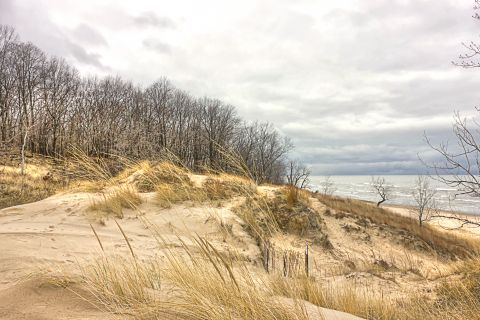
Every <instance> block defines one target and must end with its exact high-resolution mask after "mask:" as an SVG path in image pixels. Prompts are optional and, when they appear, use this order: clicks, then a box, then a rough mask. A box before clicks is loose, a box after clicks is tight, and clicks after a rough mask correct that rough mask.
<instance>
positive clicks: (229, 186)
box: [203, 174, 257, 200]
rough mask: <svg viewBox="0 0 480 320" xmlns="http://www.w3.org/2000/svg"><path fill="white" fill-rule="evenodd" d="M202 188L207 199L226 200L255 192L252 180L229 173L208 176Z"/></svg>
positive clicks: (255, 188) (255, 187)
mask: <svg viewBox="0 0 480 320" xmlns="http://www.w3.org/2000/svg"><path fill="white" fill-rule="evenodd" d="M203 188H204V191H205V194H206V197H207V198H208V199H209V200H226V199H231V198H233V197H236V196H248V195H252V194H255V193H256V192H257V186H256V184H255V183H254V182H253V181H252V180H249V179H247V178H243V177H239V176H234V175H230V174H220V175H218V176H210V177H208V178H207V179H206V181H205V182H204V184H203Z"/></svg>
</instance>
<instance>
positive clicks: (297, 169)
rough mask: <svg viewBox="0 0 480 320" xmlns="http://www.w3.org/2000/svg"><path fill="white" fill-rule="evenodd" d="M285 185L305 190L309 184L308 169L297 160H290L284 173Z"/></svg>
mask: <svg viewBox="0 0 480 320" xmlns="http://www.w3.org/2000/svg"><path fill="white" fill-rule="evenodd" d="M285 176H286V179H287V184H289V185H290V186H293V187H297V188H300V189H305V188H307V187H308V184H309V183H310V169H308V168H307V167H306V166H305V165H304V164H302V163H300V161H298V160H290V161H289V162H288V164H287V172H286V175H285Z"/></svg>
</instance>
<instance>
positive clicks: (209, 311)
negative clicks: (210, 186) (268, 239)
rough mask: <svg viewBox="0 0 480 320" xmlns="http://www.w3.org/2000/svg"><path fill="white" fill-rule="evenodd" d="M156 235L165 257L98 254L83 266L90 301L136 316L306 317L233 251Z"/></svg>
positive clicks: (201, 241)
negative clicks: (173, 243) (174, 244)
mask: <svg viewBox="0 0 480 320" xmlns="http://www.w3.org/2000/svg"><path fill="white" fill-rule="evenodd" d="M125 240H126V241H128V240H127V238H126V237H125ZM158 240H159V243H163V244H164V245H165V246H164V248H163V250H162V255H163V256H164V258H165V259H162V260H160V259H149V260H137V259H136V258H135V257H134V256H133V255H132V257H119V256H114V257H109V256H103V257H101V258H99V259H97V260H96V261H95V262H94V263H92V264H90V265H89V266H87V267H85V268H83V269H82V270H83V282H84V284H85V286H86V287H87V289H88V291H89V292H91V293H92V294H93V296H95V297H96V299H97V301H94V303H96V304H99V305H101V306H103V308H105V310H107V311H111V312H115V313H117V314H133V315H135V318H136V319H165V318H173V319H202V320H207V319H212V320H215V319H218V320H220V319H222V320H223V319H267V320H268V319H271V320H274V319H275V320H291V319H292V320H304V319H305V320H306V319H308V316H307V311H306V309H305V306H304V304H303V303H302V302H300V301H297V299H292V303H291V304H288V305H287V304H285V303H284V302H281V301H279V300H278V299H276V298H275V297H274V296H272V292H271V290H270V289H269V286H268V285H267V284H266V282H265V280H264V279H262V278H261V277H260V278H258V277H257V276H256V275H255V274H254V273H252V272H251V271H250V270H249V268H248V267H247V265H246V264H245V263H244V262H242V261H241V260H237V259H234V258H232V257H235V256H236V255H235V254H225V253H221V252H219V251H218V250H217V249H216V248H215V247H214V246H213V245H212V244H211V243H210V242H208V241H207V240H205V239H203V238H200V237H195V238H193V239H192V241H193V243H194V244H193V245H190V246H187V245H186V244H185V242H183V241H182V240H180V238H179V241H180V243H181V249H177V250H174V249H172V248H171V246H169V244H168V243H166V242H165V241H164V240H163V239H162V238H161V237H160V236H159V237H158ZM160 261H164V262H160Z"/></svg>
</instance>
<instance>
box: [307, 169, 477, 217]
mask: <svg viewBox="0 0 480 320" xmlns="http://www.w3.org/2000/svg"><path fill="white" fill-rule="evenodd" d="M382 177H383V178H385V180H386V182H387V184H388V185H390V186H391V189H392V196H393V197H392V199H391V200H389V201H387V202H386V203H385V205H388V204H396V205H415V202H414V200H413V197H412V190H413V189H414V186H415V180H416V178H417V177H416V176H408V175H391V176H382ZM310 180H311V184H310V189H312V190H317V189H320V188H321V187H319V186H321V185H322V182H323V181H325V177H323V176H313V177H311V178H310ZM371 180H372V177H371V176H331V177H330V181H331V182H333V184H334V188H335V189H336V191H335V193H334V195H337V196H341V197H350V198H354V199H362V200H369V201H378V200H380V199H379V197H378V195H377V194H376V193H375V192H374V191H373V190H372V188H371ZM430 186H431V188H432V189H435V190H436V195H435V198H436V204H437V207H438V208H439V209H443V210H453V211H459V212H465V213H470V214H479V215H480V198H473V197H469V196H456V197H455V193H456V190H455V189H454V188H452V187H449V186H446V185H444V184H442V183H441V182H439V181H435V180H432V179H430Z"/></svg>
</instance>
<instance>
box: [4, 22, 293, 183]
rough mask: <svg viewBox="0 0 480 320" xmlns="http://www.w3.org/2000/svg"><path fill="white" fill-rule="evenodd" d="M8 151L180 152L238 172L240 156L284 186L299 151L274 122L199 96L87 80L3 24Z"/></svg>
mask: <svg viewBox="0 0 480 320" xmlns="http://www.w3.org/2000/svg"><path fill="white" fill-rule="evenodd" d="M0 146H3V147H10V148H12V147H13V148H21V147H23V148H24V149H25V150H26V151H27V150H28V151H30V152H32V153H37V154H42V155H47V156H53V157H60V156H65V155H66V154H67V153H68V150H69V149H70V148H71V147H75V148H78V149H80V150H82V151H83V152H85V153H86V154H88V155H91V156H106V155H111V154H121V155H123V156H127V157H132V158H143V159H152V158H157V157H160V156H162V155H163V154H165V153H166V152H169V153H172V154H174V155H175V156H176V157H178V159H180V160H181V161H182V163H184V164H185V165H187V166H188V167H190V168H192V169H194V170H199V169H201V168H204V167H208V168H213V169H216V170H227V171H228V170H231V169H232V166H231V161H229V159H228V156H226V154H229V155H232V154H233V155H235V156H236V157H238V158H240V159H241V161H242V163H243V164H244V165H245V166H246V167H247V168H248V169H249V171H250V172H251V174H252V175H253V178H254V179H255V180H257V182H264V181H270V182H279V181H281V180H283V178H284V173H285V168H286V165H287V161H288V160H287V158H286V156H287V153H288V152H289V151H290V150H291V149H292V148H293V146H292V144H291V142H290V140H289V139H288V138H286V137H284V136H282V135H281V134H280V133H279V132H278V131H277V130H276V129H275V128H274V127H273V125H272V124H270V123H267V122H253V123H248V122H246V121H244V120H242V119H241V118H240V117H239V116H238V114H237V112H236V109H235V107H234V106H232V105H229V104H226V103H224V102H222V101H220V100H218V99H212V98H208V97H203V98H196V97H193V96H192V95H190V94H189V93H188V92H185V91H183V90H180V89H178V88H176V87H175V86H173V85H172V84H171V82H169V81H168V80H167V79H166V78H160V79H159V80H158V81H156V82H155V83H153V84H151V85H150V86H148V87H146V88H141V87H140V86H138V85H135V84H133V83H132V82H130V81H126V80H124V79H122V78H120V77H112V76H107V77H105V78H101V79H99V78H97V77H82V76H81V75H80V74H79V72H78V71H77V70H76V69H75V68H74V67H72V66H71V65H69V64H68V63H67V62H66V61H65V60H64V59H61V58H58V57H54V56H49V55H47V54H45V53H44V52H42V50H40V49H39V48H38V47H36V46H35V45H33V44H32V43H26V42H22V41H20V40H19V37H18V35H17V33H16V32H15V30H14V28H12V27H10V26H5V25H0Z"/></svg>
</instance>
